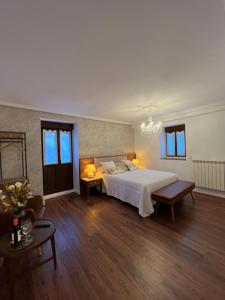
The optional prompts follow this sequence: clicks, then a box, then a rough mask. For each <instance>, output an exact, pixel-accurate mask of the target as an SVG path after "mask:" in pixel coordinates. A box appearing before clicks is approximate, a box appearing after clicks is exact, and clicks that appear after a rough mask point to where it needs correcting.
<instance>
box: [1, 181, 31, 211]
mask: <svg viewBox="0 0 225 300" xmlns="http://www.w3.org/2000/svg"><path fill="white" fill-rule="evenodd" d="M31 197H32V194H31V192H30V184H29V182H28V181H27V180H26V181H24V182H16V183H15V184H10V185H6V186H4V189H3V190H0V204H1V206H2V208H3V211H5V212H12V213H17V212H19V211H20V210H23V209H24V208H25V207H26V205H27V201H28V199H29V198H31Z"/></svg>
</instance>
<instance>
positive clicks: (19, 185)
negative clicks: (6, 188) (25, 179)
mask: <svg viewBox="0 0 225 300" xmlns="http://www.w3.org/2000/svg"><path fill="white" fill-rule="evenodd" d="M22 185H23V184H22V183H21V182H16V183H15V186H16V187H17V188H18V189H20V188H21V186H22Z"/></svg>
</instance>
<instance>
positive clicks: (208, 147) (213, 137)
mask: <svg viewBox="0 0 225 300" xmlns="http://www.w3.org/2000/svg"><path fill="white" fill-rule="evenodd" d="M176 124H185V127H186V150H187V159H186V160H184V161H183V160H182V161H177V160H165V159H160V136H159V135H153V136H141V133H140V129H139V127H138V126H136V127H135V151H136V153H137V157H138V158H139V160H140V162H141V165H142V166H143V167H147V168H150V167H151V168H153V169H158V170H166V171H172V172H175V173H177V174H178V176H179V177H180V178H181V179H184V180H194V168H193V163H192V159H202V160H224V161H225V111H220V112H214V113H208V114H204V115H199V116H193V117H189V118H184V119H180V120H176V121H171V122H165V123H163V127H165V126H169V125H176Z"/></svg>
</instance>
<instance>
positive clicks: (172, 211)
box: [171, 205, 175, 223]
mask: <svg viewBox="0 0 225 300" xmlns="http://www.w3.org/2000/svg"><path fill="white" fill-rule="evenodd" d="M171 215H172V222H173V223H174V222H175V218H174V208H173V205H171Z"/></svg>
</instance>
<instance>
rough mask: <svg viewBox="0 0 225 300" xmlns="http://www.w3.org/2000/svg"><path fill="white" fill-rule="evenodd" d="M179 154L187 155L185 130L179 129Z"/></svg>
mask: <svg viewBox="0 0 225 300" xmlns="http://www.w3.org/2000/svg"><path fill="white" fill-rule="evenodd" d="M177 155H178V156H185V136H184V131H180V132H179V131H177Z"/></svg>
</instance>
